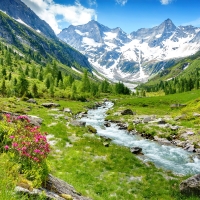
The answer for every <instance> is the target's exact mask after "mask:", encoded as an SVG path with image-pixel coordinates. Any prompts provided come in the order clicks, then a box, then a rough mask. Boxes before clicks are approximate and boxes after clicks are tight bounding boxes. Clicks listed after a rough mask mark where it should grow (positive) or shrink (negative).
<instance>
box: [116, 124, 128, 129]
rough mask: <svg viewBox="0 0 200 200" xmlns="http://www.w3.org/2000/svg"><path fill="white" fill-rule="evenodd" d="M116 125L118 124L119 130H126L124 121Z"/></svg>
mask: <svg viewBox="0 0 200 200" xmlns="http://www.w3.org/2000/svg"><path fill="white" fill-rule="evenodd" d="M117 126H119V130H126V129H127V125H126V124H124V123H118V124H117Z"/></svg>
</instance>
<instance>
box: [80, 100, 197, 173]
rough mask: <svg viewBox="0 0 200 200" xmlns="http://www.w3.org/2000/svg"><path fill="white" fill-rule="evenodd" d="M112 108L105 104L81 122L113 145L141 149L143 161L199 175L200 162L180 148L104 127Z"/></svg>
mask: <svg viewBox="0 0 200 200" xmlns="http://www.w3.org/2000/svg"><path fill="white" fill-rule="evenodd" d="M112 106H113V103H111V102H106V103H105V106H104V107H99V108H98V109H94V110H89V111H88V115H87V117H83V118H82V119H81V121H84V122H86V124H87V125H91V126H93V127H94V128H96V129H97V134H98V135H100V136H106V137H108V138H111V139H112V141H113V142H114V143H115V144H118V145H123V146H126V147H141V148H142V152H143V153H144V155H143V156H141V158H142V159H143V160H144V161H152V162H153V163H154V164H155V165H156V166H157V167H161V168H163V169H166V170H171V171H173V172H174V173H177V174H197V173H200V160H199V159H198V158H197V157H195V156H194V154H192V153H189V152H187V151H185V150H183V149H182V148H178V147H175V146H166V145H161V144H159V143H157V142H154V141H151V140H147V139H144V138H142V137H140V136H138V135H130V134H128V132H127V131H126V130H119V129H118V127H117V125H116V124H114V123H111V127H105V126H104V119H105V117H106V111H107V110H108V109H110V108H111V107H112Z"/></svg>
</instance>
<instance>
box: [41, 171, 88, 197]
mask: <svg viewBox="0 0 200 200" xmlns="http://www.w3.org/2000/svg"><path fill="white" fill-rule="evenodd" d="M45 189H46V190H48V191H52V192H55V193H56V194H58V195H59V196H60V197H61V198H62V199H63V194H65V195H69V196H68V197H70V196H71V197H72V199H76V200H91V199H90V198H87V197H84V196H82V195H81V194H80V193H79V192H76V191H75V189H74V187H73V186H71V185H69V184H68V183H66V182H64V181H63V180H61V179H58V178H56V177H54V176H52V175H51V174H49V175H48V178H47V180H46V183H45ZM65 195H64V196H65ZM65 197H67V196H65Z"/></svg>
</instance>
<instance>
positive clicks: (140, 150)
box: [130, 147, 142, 154]
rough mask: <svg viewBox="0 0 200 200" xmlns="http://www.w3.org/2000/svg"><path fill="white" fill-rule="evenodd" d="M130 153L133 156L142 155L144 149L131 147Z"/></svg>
mask: <svg viewBox="0 0 200 200" xmlns="http://www.w3.org/2000/svg"><path fill="white" fill-rule="evenodd" d="M130 151H131V153H133V154H140V153H142V148H140V147H131V148H130Z"/></svg>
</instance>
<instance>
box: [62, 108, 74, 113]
mask: <svg viewBox="0 0 200 200" xmlns="http://www.w3.org/2000/svg"><path fill="white" fill-rule="evenodd" d="M63 112H66V113H72V111H71V109H70V108H64V110H63Z"/></svg>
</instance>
